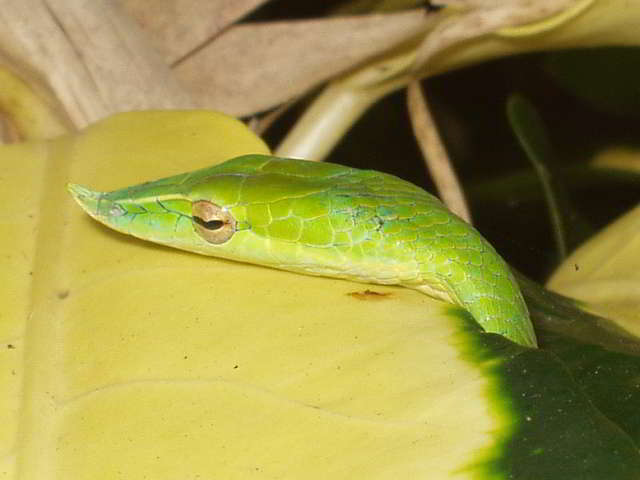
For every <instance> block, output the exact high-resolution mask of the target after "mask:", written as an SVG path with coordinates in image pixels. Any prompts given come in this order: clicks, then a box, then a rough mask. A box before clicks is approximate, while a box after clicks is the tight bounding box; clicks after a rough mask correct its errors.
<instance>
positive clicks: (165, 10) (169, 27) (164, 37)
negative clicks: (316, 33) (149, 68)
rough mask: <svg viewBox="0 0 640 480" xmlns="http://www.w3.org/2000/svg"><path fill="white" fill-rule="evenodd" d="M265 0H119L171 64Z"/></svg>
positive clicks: (266, 0) (265, 0)
mask: <svg viewBox="0 0 640 480" xmlns="http://www.w3.org/2000/svg"><path fill="white" fill-rule="evenodd" d="M268 1H269V0H209V1H207V2H202V1H200V0H163V1H160V2H155V3H154V5H153V8H149V0H119V2H120V4H121V5H122V8H123V9H124V10H125V11H126V12H128V13H129V14H130V15H131V16H132V17H133V18H134V19H135V20H136V21H137V22H138V23H139V24H140V26H141V27H142V28H143V29H144V30H145V31H146V32H147V33H148V34H149V40H150V41H151V42H152V43H153V45H154V46H155V47H156V49H157V50H158V51H159V52H160V53H161V54H162V55H163V56H164V58H165V61H166V62H167V63H168V64H173V63H174V62H176V61H177V60H179V59H181V58H182V57H184V56H185V55H187V54H188V53H189V52H191V51H192V50H194V49H195V48H197V47H199V46H201V45H202V44H203V43H205V42H207V41H209V40H211V39H212V37H214V36H216V35H217V34H218V33H220V31H221V30H223V29H224V28H226V27H228V26H229V25H231V24H232V23H233V22H235V21H236V20H238V19H239V18H242V17H243V16H244V15H246V14H247V13H249V12H251V11H252V10H255V9H256V8H257V7H259V6H260V5H262V4H263V3H266V2H268Z"/></svg>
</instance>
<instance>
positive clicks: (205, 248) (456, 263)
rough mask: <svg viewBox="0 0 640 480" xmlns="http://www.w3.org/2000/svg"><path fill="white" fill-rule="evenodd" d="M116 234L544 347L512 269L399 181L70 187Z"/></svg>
mask: <svg viewBox="0 0 640 480" xmlns="http://www.w3.org/2000/svg"><path fill="white" fill-rule="evenodd" d="M69 190H70V191H71V193H72V195H73V196H74V198H75V199H76V200H77V201H78V203H79V204H80V205H81V206H82V207H83V208H84V210H85V211H86V212H87V213H88V214H89V215H91V216H92V217H94V218H95V219H96V220H98V221H100V222H102V223H104V224H105V225H107V226H109V227H111V228H113V229H115V230H118V231H121V232H124V233H127V234H129V235H133V236H136V237H139V238H142V239H145V240H149V241H152V242H156V243H160V244H164V245H168V246H172V247H175V248H179V249H183V250H188V251H192V252H196V253H200V254H204V255H211V256H216V257H222V258H227V259H231V260H237V261H242V262H249V263H254V264H259V265H265V266H269V267H274V268H279V269H284V270H289V271H293V272H298V273H304V274H310V275H321V276H328V277H337V278H344V279H349V280H354V281H358V282H364V283H375V284H384V285H402V286H405V287H409V288H413V289H416V290H419V291H421V292H423V293H426V294H427V295H430V296H432V297H436V298H439V299H444V300H446V301H449V302H452V303H455V304H458V305H460V306H462V307H463V308H465V309H466V310H467V311H469V313H470V314H471V315H472V316H473V318H474V319H475V320H476V321H477V322H478V323H479V324H480V325H481V326H482V327H483V328H484V330H485V331H487V332H492V333H498V334H500V335H504V336H505V337H507V338H509V339H510V340H512V341H514V342H516V343H518V344H521V345H524V346H529V347H535V346H536V338H535V334H534V332H533V327H532V325H531V321H530V320H529V314H528V312H527V307H526V305H525V303H524V300H523V298H522V295H521V293H520V290H519V288H518V285H517V283H516V281H515V279H514V277H513V275H512V273H511V271H510V269H509V267H508V265H507V264H506V263H505V261H504V260H503V259H502V258H501V257H500V256H499V255H498V254H497V253H496V251H495V250H494V249H493V247H492V246H491V245H490V244H489V243H488V242H487V241H486V240H485V239H484V238H483V237H482V236H481V235H480V234H479V233H478V232H477V231H476V230H475V229H474V228H473V227H471V226H470V225H468V224H467V223H465V222H464V221H463V220H461V219H460V218H458V217H457V216H455V215H454V214H452V213H451V212H450V211H449V210H447V208H446V207H445V206H444V205H443V204H442V203H441V202H440V201H439V200H438V199H437V198H436V197H434V196H433V195H431V194H429V193H427V192H425V191H424V190H422V189H421V188H419V187H417V186H415V185H413V184H411V183H409V182H406V181H404V180H401V179H399V178H397V177H394V176H392V175H388V174H385V173H380V172H377V171H373V170H358V169H354V168H349V167H345V166H341V165H335V164H330V163H318V162H310V161H305V160H294V159H283V158H277V157H273V156H267V155H246V156H242V157H237V158H234V159H231V160H228V161H226V162H224V163H222V164H219V165H215V166H212V167H209V168H205V169H202V170H197V171H193V172H188V173H184V174H181V175H176V176H173V177H169V178H164V179H161V180H157V181H153V182H148V183H144V184H141V185H136V186H132V187H127V188H123V189H120V190H115V191H112V192H109V193H102V192H94V191H92V190H89V189H87V188H84V187H81V186H79V185H73V184H71V185H69Z"/></svg>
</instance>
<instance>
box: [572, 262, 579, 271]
mask: <svg viewBox="0 0 640 480" xmlns="http://www.w3.org/2000/svg"><path fill="white" fill-rule="evenodd" d="M573 266H574V268H575V269H576V272H577V271H578V270H580V266H579V265H578V264H577V263H575V264H574V265H573Z"/></svg>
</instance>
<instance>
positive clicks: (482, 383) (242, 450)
mask: <svg viewBox="0 0 640 480" xmlns="http://www.w3.org/2000/svg"><path fill="white" fill-rule="evenodd" d="M267 151H268V150H267V148H266V147H265V146H264V144H263V143H262V142H261V141H260V140H259V139H257V138H256V137H254V136H252V134H250V133H249V132H248V130H246V129H245V128H244V126H243V125H242V124H241V123H239V122H237V121H235V120H232V119H229V118H227V117H223V116H221V115H216V114H212V113H206V112H177V113H176V112H174V113H169V112H148V113H130V114H121V115H117V116H115V117H112V118H110V119H107V120H106V121H103V122H101V123H99V124H97V125H95V126H92V127H90V128H89V129H88V130H86V131H84V132H82V133H81V134H79V135H77V136H74V137H66V138H61V139H59V140H56V141H53V142H50V143H39V144H25V145H18V146H10V147H2V150H0V153H1V155H2V167H1V168H2V174H1V175H0V181H1V182H2V190H1V191H2V203H1V207H0V212H1V213H0V218H1V219H2V220H1V225H2V227H3V236H2V241H3V242H4V248H3V252H4V254H3V256H2V268H1V269H0V271H1V272H2V275H3V277H4V278H3V279H2V280H3V284H4V285H8V286H9V288H5V289H3V290H2V298H1V300H2V304H3V306H4V308H3V311H2V321H1V322H0V342H1V343H0V345H2V346H3V348H1V349H0V381H1V382H2V383H1V386H0V388H2V395H1V396H0V398H1V399H2V400H0V402H1V403H0V420H2V423H3V429H2V430H1V432H2V433H0V452H1V453H0V458H2V463H0V478H20V479H38V480H40V479H76V480H83V479H92V480H96V479H115V478H119V479H142V478H151V479H154V480H163V479H167V480H169V479H171V480H175V479H177V478H181V479H186V478H224V479H235V478H237V479H245V478H290V479H300V478H305V479H313V478H318V479H326V478H337V479H339V478H345V479H346V478H349V479H351V478H389V479H397V478H450V477H453V476H462V477H464V476H467V475H469V470H468V469H465V467H468V465H469V464H470V463H471V462H473V460H474V459H476V460H477V459H479V458H484V459H486V458H487V455H490V454H489V453H488V451H487V450H485V449H486V448H489V447H491V446H493V445H494V444H495V442H496V439H497V438H500V437H501V436H503V435H505V434H506V432H508V431H509V429H510V428H511V425H510V424H509V423H506V422H505V420H504V418H505V417H504V416H501V415H499V413H500V412H498V411H497V410H495V408H494V407H492V406H491V405H492V404H491V403H490V402H489V401H488V400H487V398H486V395H485V393H486V391H487V387H488V380H487V379H486V378H485V377H484V376H483V375H482V374H481V372H480V371H479V370H478V369H477V367H474V366H473V365H471V364H470V363H467V362H465V361H464V360H463V359H462V358H461V357H460V353H459V352H460V351H459V350H458V348H456V347H457V344H458V343H459V342H461V341H462V340H461V334H460V333H459V332H460V328H461V324H460V323H459V321H457V320H456V319H455V317H452V316H451V315H449V314H447V312H449V311H450V307H448V306H446V305H445V304H443V303H440V302H437V301H435V300H431V299H429V298H427V297H425V296H424V295H421V294H419V293H417V292H413V291H410V290H406V289H401V288H392V287H384V288H383V287H375V288H374V289H373V290H375V292H376V293H372V292H371V291H368V292H366V291H365V289H366V288H367V287H365V286H362V285H358V284H354V283H350V282H345V281H339V280H332V279H323V278H312V277H305V276H300V275H295V274H291V273H286V272H280V271H275V270H270V269H265V268H261V267H256V266H252V265H245V264H239V263H232V262H226V261H221V260H217V259H212V258H207V257H201V256H197V255H192V254H188V253H184V252H180V251H177V250H171V249H167V248H163V247H159V246H156V245H153V244H150V243H145V242H141V241H138V240H136V239H133V238H130V237H126V236H124V235H120V234H117V233H114V232H112V231H110V230H107V229H106V228H104V227H102V226H101V225H99V224H97V223H96V222H93V221H92V220H91V219H89V218H88V217H87V216H86V215H84V214H83V213H82V211H81V210H80V209H79V208H78V207H77V206H76V205H75V204H74V203H73V200H72V199H71V197H70V196H68V195H67V193H66V189H65V184H66V182H67V181H68V180H71V181H74V182H79V183H82V184H86V185H90V186H92V187H95V188H97V189H111V188H116V187H121V186H123V185H127V184H133V183H137V182H139V181H141V180H143V179H153V178H157V177H161V176H164V175H172V174H175V173H178V172H180V171H184V170H191V169H196V168H199V167H202V166H205V165H209V164H212V163H216V162H219V161H222V160H224V159H226V158H229V157H233V156H235V155H239V154H243V153H256V152H258V153H260V152H261V153H264V152H267ZM369 288H371V287H369ZM363 291H364V292H363ZM354 292H361V293H360V294H356V295H354V294H353V293H354ZM494 405H495V404H494ZM494 454H495V452H494Z"/></svg>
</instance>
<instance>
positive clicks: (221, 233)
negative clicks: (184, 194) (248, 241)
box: [191, 200, 236, 245]
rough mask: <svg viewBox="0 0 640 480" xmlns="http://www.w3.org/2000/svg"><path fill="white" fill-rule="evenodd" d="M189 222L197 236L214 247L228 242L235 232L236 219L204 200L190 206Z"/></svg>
mask: <svg viewBox="0 0 640 480" xmlns="http://www.w3.org/2000/svg"><path fill="white" fill-rule="evenodd" d="M191 221H192V223H193V229H194V230H195V231H196V233H197V234H198V235H200V236H201V237H202V238H203V239H204V240H206V241H207V242H209V243H213V244H216V245H218V244H220V243H224V242H226V241H227V240H229V239H230V238H231V237H232V236H233V234H234V233H235V231H236V219H235V218H233V216H232V215H231V213H229V212H228V211H227V210H225V209H223V208H220V207H219V206H218V205H216V204H215V203H211V202H208V201H206V200H198V201H197V202H193V203H192V204H191Z"/></svg>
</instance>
